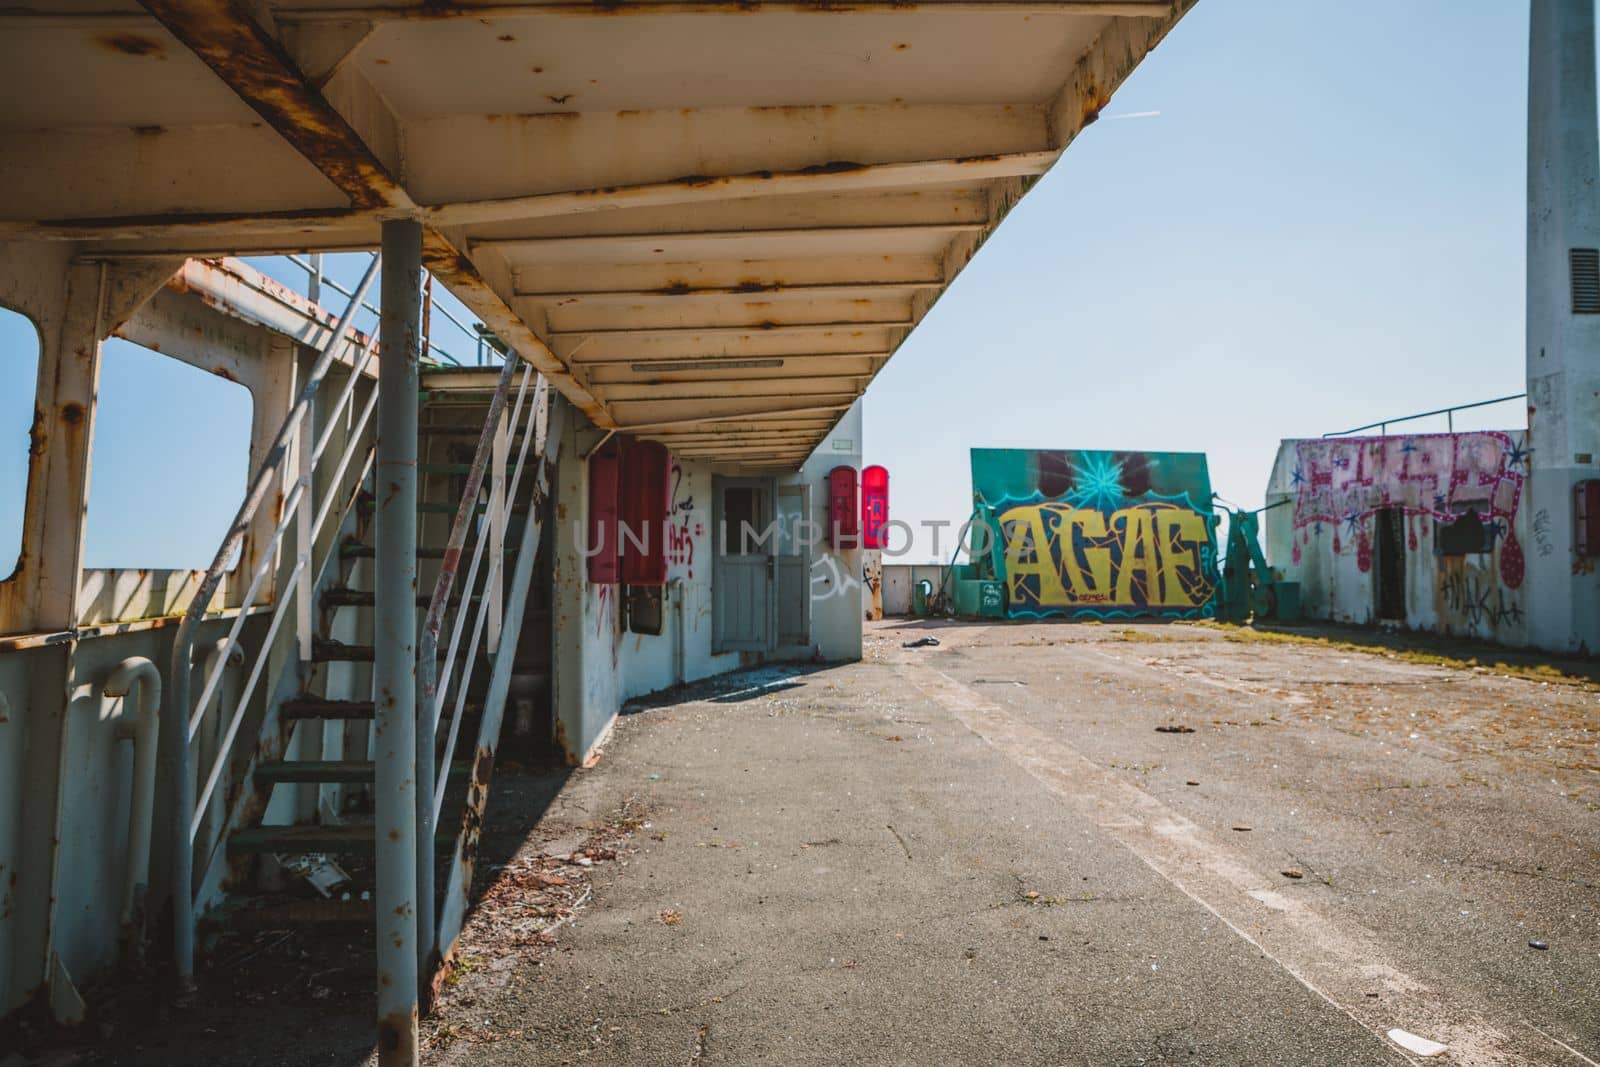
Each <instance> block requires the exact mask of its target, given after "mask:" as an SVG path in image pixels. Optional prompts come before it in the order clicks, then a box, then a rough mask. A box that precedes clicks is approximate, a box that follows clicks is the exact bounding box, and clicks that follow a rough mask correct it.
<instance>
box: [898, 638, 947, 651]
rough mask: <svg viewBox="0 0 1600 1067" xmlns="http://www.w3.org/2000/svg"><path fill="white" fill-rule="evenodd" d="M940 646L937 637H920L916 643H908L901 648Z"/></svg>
mask: <svg viewBox="0 0 1600 1067" xmlns="http://www.w3.org/2000/svg"><path fill="white" fill-rule="evenodd" d="M938 644H939V639H938V638H937V637H919V638H917V639H916V640H915V641H906V642H904V643H902V644H901V646H900V647H901V648H936V647H937V646H938Z"/></svg>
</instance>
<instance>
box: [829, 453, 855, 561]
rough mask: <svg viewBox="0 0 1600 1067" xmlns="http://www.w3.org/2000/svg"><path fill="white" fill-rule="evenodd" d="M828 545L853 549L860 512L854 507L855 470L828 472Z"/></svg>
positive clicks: (846, 469)
mask: <svg viewBox="0 0 1600 1067" xmlns="http://www.w3.org/2000/svg"><path fill="white" fill-rule="evenodd" d="M828 529H829V538H828V543H829V544H830V545H832V546H833V547H834V548H855V547H856V545H857V540H858V535H859V534H860V532H861V512H860V510H859V509H858V508H857V506H856V469H855V468H854V467H846V466H839V467H835V468H833V470H831V471H829V472H828Z"/></svg>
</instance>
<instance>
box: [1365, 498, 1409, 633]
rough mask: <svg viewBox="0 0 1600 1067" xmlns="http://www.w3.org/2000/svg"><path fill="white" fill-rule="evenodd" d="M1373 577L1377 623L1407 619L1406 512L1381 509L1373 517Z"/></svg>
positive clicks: (1396, 509) (1397, 509) (1394, 509)
mask: <svg viewBox="0 0 1600 1067" xmlns="http://www.w3.org/2000/svg"><path fill="white" fill-rule="evenodd" d="M1372 533H1373V541H1374V542H1375V543H1374V544H1373V546H1372V547H1373V551H1372V578H1373V587H1374V591H1375V596H1376V599H1377V603H1376V605H1375V606H1376V608H1377V617H1378V620H1379V621H1380V622H1405V621H1406V514H1405V512H1404V511H1401V510H1400V509H1399V508H1380V509H1378V511H1377V513H1376V514H1375V515H1374V516H1373V531H1372Z"/></svg>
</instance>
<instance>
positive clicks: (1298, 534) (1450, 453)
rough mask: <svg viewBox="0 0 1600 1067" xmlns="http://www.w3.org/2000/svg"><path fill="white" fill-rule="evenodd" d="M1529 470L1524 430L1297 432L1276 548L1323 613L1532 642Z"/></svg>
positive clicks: (1311, 608)
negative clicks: (1528, 629)
mask: <svg viewBox="0 0 1600 1067" xmlns="http://www.w3.org/2000/svg"><path fill="white" fill-rule="evenodd" d="M1528 477H1529V470H1528V452H1527V447H1526V441H1525V435H1524V434H1522V433H1521V432H1514V431H1513V432H1504V431H1483V432H1474V433H1442V434H1415V435H1410V436H1388V437H1340V438H1319V439H1314V440H1300V441H1285V442H1284V443H1283V445H1282V447H1281V448H1280V449H1279V452H1278V461H1277V464H1276V466H1275V467H1274V471H1273V476H1272V481H1271V483H1270V484H1269V486H1268V503H1274V502H1277V503H1279V504H1280V505H1281V506H1280V507H1277V508H1274V509H1273V510H1272V511H1269V512H1268V513H1267V522H1266V528H1267V552H1268V556H1269V558H1270V561H1271V563H1272V565H1273V566H1274V567H1279V568H1282V569H1283V570H1284V571H1285V576H1286V577H1288V578H1291V579H1294V580H1298V581H1299V582H1300V583H1301V601H1302V605H1303V606H1304V608H1305V610H1306V612H1307V613H1308V614H1310V615H1312V616H1314V617H1321V618H1329V619H1334V620H1337V621H1344V622H1375V621H1383V622H1397V623H1401V624H1403V625H1405V626H1407V627H1410V628H1413V629H1427V630H1436V631H1438V632H1441V633H1447V634H1456V635H1462V636H1476V637H1487V638H1492V639H1494V640H1498V641H1503V642H1506V643H1511V644H1520V643H1522V640H1523V637H1524V632H1525V623H1526V620H1525V617H1524V605H1523V602H1522V601H1523V597H1522V593H1521V590H1522V586H1523V581H1524V578H1525V577H1526V574H1527V557H1526V555H1525V553H1526V551H1527V550H1526V549H1525V548H1524V544H1525V541H1526V539H1527V537H1528V536H1529V534H1530V532H1531V533H1532V535H1533V536H1534V538H1535V545H1534V551H1541V549H1540V547H1539V544H1538V541H1537V538H1538V529H1537V524H1536V523H1534V524H1531V529H1530V523H1529V522H1528V520H1527V518H1526V517H1525V516H1524V514H1523V512H1524V510H1525V509H1524V506H1523V499H1524V496H1525V482H1526V480H1527V478H1528ZM1386 586H1388V587H1390V588H1388V589H1386V588H1385V587H1386Z"/></svg>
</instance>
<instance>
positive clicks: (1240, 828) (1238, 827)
mask: <svg viewBox="0 0 1600 1067" xmlns="http://www.w3.org/2000/svg"><path fill="white" fill-rule="evenodd" d="M1233 828H1234V829H1235V830H1237V831H1238V832H1239V833H1241V834H1247V833H1249V832H1250V830H1251V829H1252V828H1251V827H1249V826H1246V825H1245V824H1244V823H1242V822H1236V823H1234V824H1233Z"/></svg>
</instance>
